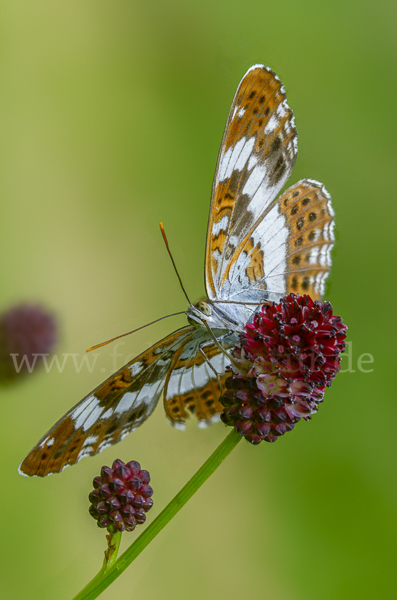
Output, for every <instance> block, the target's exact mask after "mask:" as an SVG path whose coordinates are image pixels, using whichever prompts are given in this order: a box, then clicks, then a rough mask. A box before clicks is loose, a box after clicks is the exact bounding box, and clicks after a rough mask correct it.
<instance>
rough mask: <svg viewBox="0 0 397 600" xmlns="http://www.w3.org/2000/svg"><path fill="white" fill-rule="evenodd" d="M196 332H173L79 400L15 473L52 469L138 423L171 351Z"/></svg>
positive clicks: (149, 407) (153, 401)
mask: <svg viewBox="0 0 397 600" xmlns="http://www.w3.org/2000/svg"><path fill="white" fill-rule="evenodd" d="M195 331H196V328H194V327H191V326H187V327H183V328H182V329H179V330H178V331H175V332H174V333H172V334H171V335H169V336H167V337H166V338H164V339H163V340H161V341H160V342H158V343H157V344H155V345H154V346H152V347H151V348H149V349H148V350H146V352H143V353H142V354H140V355H139V356H137V357H136V358H134V360H132V361H131V362H129V363H127V364H126V365H125V366H124V367H122V368H121V369H120V370H119V371H117V372H116V373H114V374H113V375H112V376H111V377H109V379H107V380H106V381H105V382H104V383H102V384H101V385H100V386H98V387H97V388H96V389H95V390H94V391H93V392H91V394H88V395H87V396H86V397H85V398H83V400H81V401H80V402H79V403H78V404H76V406H74V407H73V408H72V409H71V410H70V411H69V412H67V413H66V415H64V416H63V417H62V418H61V419H60V420H59V421H58V422H57V423H56V424H55V425H54V427H52V428H51V429H50V431H49V432H48V433H47V434H46V435H45V436H44V437H43V438H42V439H41V440H40V441H39V442H38V444H36V446H35V447H34V448H33V450H32V451H31V452H30V453H29V454H28V456H27V457H26V458H25V459H24V461H23V462H22V464H21V466H20V469H19V471H20V473H21V474H22V475H28V476H33V475H37V476H42V477H43V476H45V475H48V474H50V473H57V472H59V471H62V470H63V469H64V468H65V467H67V466H69V465H72V464H74V463H76V462H78V461H79V460H80V459H81V458H83V457H84V456H90V455H93V454H97V453H98V452H101V451H102V450H103V449H104V448H106V447H107V446H110V445H112V444H116V443H117V442H119V441H120V440H121V439H123V437H125V435H127V434H128V433H129V432H130V431H132V430H133V429H136V428H137V427H139V425H141V424H142V423H143V421H145V420H146V419H147V418H148V416H149V415H150V414H151V413H152V412H153V410H154V408H155V407H156V405H157V402H158V400H159V397H160V395H161V392H162V391H163V388H164V383H165V379H166V376H167V373H168V371H169V369H170V366H171V363H172V359H173V356H174V354H175V352H176V351H177V350H178V348H179V347H180V346H181V344H182V345H183V344H184V343H186V341H187V340H189V339H190V338H191V337H192V336H193V335H194V333H195Z"/></svg>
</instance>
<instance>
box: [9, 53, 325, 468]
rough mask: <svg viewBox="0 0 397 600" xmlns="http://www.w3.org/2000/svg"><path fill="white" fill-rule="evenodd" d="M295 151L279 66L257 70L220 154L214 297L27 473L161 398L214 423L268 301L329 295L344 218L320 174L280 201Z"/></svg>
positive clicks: (92, 400)
mask: <svg viewBox="0 0 397 600" xmlns="http://www.w3.org/2000/svg"><path fill="white" fill-rule="evenodd" d="M296 155H297V131H296V128H295V122H294V116H293V113H292V110H291V109H290V107H289V106H288V104H287V100H286V95H285V89H284V86H283V85H282V83H281V81H280V79H279V78H278V77H277V75H276V74H275V73H274V72H273V71H272V70H271V69H270V68H269V67H266V66H264V65H254V66H253V67H251V68H250V69H249V70H248V71H247V73H246V74H245V75H244V77H243V79H242V80H241V82H240V84H239V86H238V88H237V92H236V94H235V97H234V100H233V103H232V106H231V110H230V113H229V117H228V120H227V123H226V128H225V133H224V136H223V139H222V144H221V149H220V152H219V157H218V163H217V167H216V172H215V177H214V183H213V187H212V198H211V208H210V215H209V221H208V230H207V244H206V258H205V288H206V294H207V297H206V298H204V299H202V300H199V302H197V303H196V304H194V305H193V304H192V305H190V306H189V308H188V309H187V311H186V314H187V318H188V323H189V324H188V325H187V326H186V327H183V328H181V329H179V330H177V331H175V332H174V333H171V334H170V335H168V336H166V337H165V338H164V339H162V340H160V341H159V342H158V343H157V344H155V345H154V346H152V347H151V348H149V349H148V350H146V351H145V352H143V353H142V354H140V355H139V356H137V357H135V358H134V359H133V360H132V361H130V362H129V363H127V364H126V365H125V366H124V367H122V368H121V369H119V371H117V372H116V373H114V374H113V375H112V376H111V377H109V378H108V379H107V380H106V381H105V382H103V383H102V384H101V385H99V386H98V387H97V388H96V389H95V390H93V391H92V392H91V393H90V394H88V395H87V396H86V397H85V398H83V399H82V400H81V401H80V402H79V403H78V404H76V405H75V406H74V407H73V408H71V409H70V410H69V411H68V412H67V413H66V414H65V415H64V416H63V417H62V418H61V419H60V420H59V421H58V422H57V423H56V424H55V425H54V426H53V427H52V428H51V429H50V430H49V431H48V432H47V434H46V435H45V436H44V437H43V438H42V439H41V440H40V441H39V442H38V443H37V444H36V446H35V447H34V448H33V450H31V452H30V453H29V454H28V455H27V457H26V458H25V459H24V461H23V462H22V464H21V465H20V469H19V472H20V473H21V474H22V475H27V476H34V475H37V476H45V475H48V474H51V473H57V472H59V471H62V470H63V469H64V468H65V467H67V466H69V465H72V464H74V463H76V462H77V461H79V460H80V459H81V458H83V457H84V456H90V455H94V454H96V453H98V452H101V451H102V450H103V449H104V448H106V447H108V446H110V445H112V444H115V443H117V442H119V441H120V440H121V439H123V438H124V437H125V436H126V435H127V434H128V433H130V432H131V431H133V430H134V429H136V428H137V427H139V426H140V425H141V424H142V423H143V422H144V421H145V420H146V419H147V418H148V417H149V416H150V414H151V413H152V412H153V410H154V408H155V407H156V405H157V403H158V400H159V398H160V397H161V395H163V398H164V409H165V413H166V415H167V417H168V418H169V420H170V421H171V423H173V424H174V425H175V426H176V427H183V424H184V422H185V420H186V419H187V418H188V416H189V415H190V414H193V415H195V416H196V417H197V419H198V422H199V425H202V426H203V425H207V424H208V423H210V422H212V421H213V420H214V419H216V418H217V417H218V416H219V413H220V412H221V411H222V409H223V407H222V406H221V404H220V403H219V395H220V393H221V386H222V383H223V382H224V379H225V370H226V367H227V365H228V358H227V351H228V349H230V348H232V347H233V346H234V345H235V344H236V342H237V341H238V338H239V334H240V333H241V331H242V330H243V328H244V325H245V324H246V323H247V321H249V320H250V319H252V317H253V315H254V314H255V311H256V309H257V307H258V306H259V305H260V304H263V303H264V302H273V301H274V302H278V301H279V299H280V298H281V297H283V296H285V295H287V294H289V293H291V292H295V293H300V294H309V295H310V296H311V297H312V298H313V299H314V300H315V299H319V298H321V296H322V294H323V292H324V284H325V280H326V278H327V276H328V272H329V269H330V266H331V256H330V252H331V249H332V246H333V242H334V234H333V226H334V218H333V217H334V213H333V210H332V206H331V199H330V196H329V194H328V193H327V191H326V190H325V188H324V186H323V185H322V184H321V183H319V182H317V181H314V180H312V179H303V180H301V181H299V182H298V183H296V184H295V185H293V186H292V187H290V188H288V189H287V190H286V191H285V192H284V193H283V194H281V195H280V196H278V194H279V193H280V192H281V189H282V188H283V186H284V184H285V183H286V181H287V179H288V177H289V175H290V173H291V171H292V168H293V166H294V163H295V159H296ZM208 328H209V329H208ZM209 330H210V331H209ZM211 334H212V335H211ZM214 337H215V340H214ZM220 345H221V346H222V348H220V347H219V346H220Z"/></svg>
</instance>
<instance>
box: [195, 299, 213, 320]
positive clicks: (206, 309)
mask: <svg viewBox="0 0 397 600" xmlns="http://www.w3.org/2000/svg"><path fill="white" fill-rule="evenodd" d="M196 306H197V308H198V309H199V311H200V312H202V313H203V315H206V316H207V317H209V316H210V314H211V307H210V305H209V304H207V303H206V302H203V301H202V300H200V301H199V302H197V304H196Z"/></svg>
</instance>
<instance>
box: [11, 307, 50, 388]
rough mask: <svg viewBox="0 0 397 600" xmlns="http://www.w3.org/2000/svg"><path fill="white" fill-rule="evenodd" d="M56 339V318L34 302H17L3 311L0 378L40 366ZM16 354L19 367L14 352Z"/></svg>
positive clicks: (18, 374) (13, 376)
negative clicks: (17, 367)
mask: <svg viewBox="0 0 397 600" xmlns="http://www.w3.org/2000/svg"><path fill="white" fill-rule="evenodd" d="M55 341H56V322H55V319H54V317H53V316H52V315H51V314H49V313H48V312H47V311H46V310H44V309H43V308H41V307H40V306H36V305H35V304H22V305H19V306H15V307H13V308H11V309H10V310H8V311H7V312H5V313H3V314H2V315H0V382H8V381H10V380H13V379H15V378H16V377H19V376H20V375H23V374H27V373H28V372H29V366H33V365H34V366H35V367H36V366H38V365H39V364H40V362H42V355H43V354H49V352H50V351H51V350H52V349H53V347H54V344H55ZM13 354H15V355H17V363H18V364H19V365H21V368H20V370H19V371H17V370H16V368H15V365H14V362H13V357H12V355H13Z"/></svg>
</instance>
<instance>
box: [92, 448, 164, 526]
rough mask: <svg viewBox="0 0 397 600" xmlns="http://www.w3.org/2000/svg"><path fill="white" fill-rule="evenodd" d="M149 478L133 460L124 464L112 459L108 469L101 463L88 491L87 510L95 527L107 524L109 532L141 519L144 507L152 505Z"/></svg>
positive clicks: (147, 473) (138, 522) (145, 511)
mask: <svg viewBox="0 0 397 600" xmlns="http://www.w3.org/2000/svg"><path fill="white" fill-rule="evenodd" d="M149 481H150V475H149V472H148V471H142V470H141V465H140V464H139V463H138V462H136V461H135V460H131V461H130V462H128V463H127V464H124V463H123V461H122V460H115V461H114V462H113V465H112V468H111V469H110V468H109V467H102V469H101V475H100V476H99V477H95V479H94V481H93V483H94V488H95V489H94V490H93V491H92V492H91V494H90V495H89V500H90V502H91V506H90V508H89V512H90V515H91V516H92V517H94V519H96V520H97V524H98V527H107V529H108V531H109V532H113V531H116V530H117V531H133V530H134V529H135V527H136V526H137V525H138V524H141V523H144V522H145V521H146V513H147V511H148V510H150V509H151V508H152V506H153V500H152V498H151V496H152V494H153V489H152V488H151V487H150V485H149Z"/></svg>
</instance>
